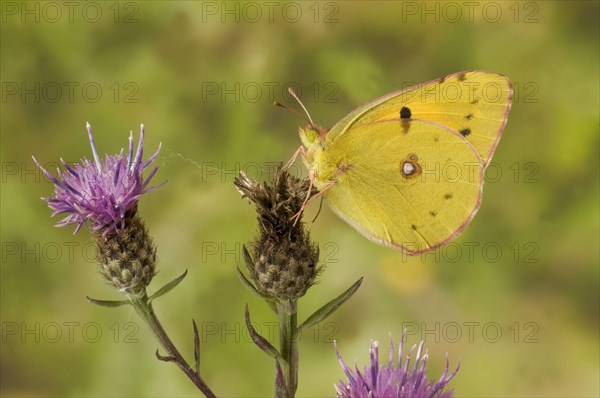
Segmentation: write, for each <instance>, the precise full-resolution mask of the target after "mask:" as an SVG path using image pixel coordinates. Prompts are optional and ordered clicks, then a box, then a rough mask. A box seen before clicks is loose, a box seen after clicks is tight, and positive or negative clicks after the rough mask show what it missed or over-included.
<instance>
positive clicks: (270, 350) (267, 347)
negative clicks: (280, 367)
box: [245, 304, 287, 366]
mask: <svg viewBox="0 0 600 398" xmlns="http://www.w3.org/2000/svg"><path fill="white" fill-rule="evenodd" d="M245 318H246V327H247V328H248V331H249V332H250V337H252V341H254V344H256V345H257V346H258V348H260V349H261V350H263V351H264V352H266V353H267V354H268V355H269V356H271V357H273V358H275V359H276V360H277V362H279V363H280V364H286V366H287V363H286V361H285V359H283V357H282V356H281V354H280V353H279V351H277V349H276V348H275V347H273V345H272V344H271V343H269V341H268V340H267V339H265V338H264V337H262V336H261V335H260V334H258V332H257V331H256V329H254V326H252V323H251V322H250V310H249V309H248V304H246V313H245Z"/></svg>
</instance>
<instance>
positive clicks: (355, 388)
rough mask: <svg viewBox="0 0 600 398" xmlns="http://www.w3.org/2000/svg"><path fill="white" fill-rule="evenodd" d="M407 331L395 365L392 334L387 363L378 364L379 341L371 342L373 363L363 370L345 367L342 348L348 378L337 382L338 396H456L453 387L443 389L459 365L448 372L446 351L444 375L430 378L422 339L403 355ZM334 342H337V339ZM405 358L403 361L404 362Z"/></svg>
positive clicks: (391, 397) (342, 365) (426, 397)
mask: <svg viewBox="0 0 600 398" xmlns="http://www.w3.org/2000/svg"><path fill="white" fill-rule="evenodd" d="M405 336H406V331H405V332H404V333H403V334H402V339H401V340H400V347H399V350H398V363H397V365H396V366H394V341H393V340H392V337H391V335H390V354H389V359H388V363H387V365H386V364H384V365H383V366H381V367H380V366H379V344H378V343H377V341H375V342H371V349H370V357H371V363H370V365H369V366H365V367H364V369H363V371H362V372H361V371H360V370H359V369H358V365H357V366H356V370H351V369H350V368H348V367H347V366H346V364H345V363H344V360H343V359H342V357H341V355H340V353H339V351H337V345H336V352H337V357H338V361H339V362H340V365H341V367H342V369H343V370H344V373H345V374H346V376H347V377H348V381H347V382H344V381H340V382H339V383H338V384H337V385H335V389H336V392H337V394H338V397H341V398H350V397H352V398H359V397H364V398H367V397H369V398H371V397H373V398H378V397H387V398H451V397H453V396H454V390H445V391H444V388H445V387H446V385H447V384H448V383H449V382H450V380H451V379H452V378H453V377H454V375H456V373H457V372H458V369H459V367H460V365H459V366H458V367H457V368H456V370H455V371H454V372H452V373H450V374H448V372H449V370H448V367H449V363H448V355H447V354H446V369H445V370H444V373H443V374H442V376H441V377H440V378H439V379H438V380H437V381H435V380H428V379H427V375H426V369H427V366H426V365H427V358H428V354H427V350H426V351H425V353H424V354H423V355H421V354H422V353H423V341H421V342H420V343H419V345H418V348H417V346H416V345H413V346H412V348H411V349H410V350H409V352H408V354H407V355H406V359H404V358H403V356H402V355H403V354H402V351H403V348H404V338H405ZM334 344H335V342H334ZM415 348H417V352H416V355H415V359H414V363H413V364H412V366H411V356H412V355H413V353H414V351H415ZM403 361H404V363H402V362H403Z"/></svg>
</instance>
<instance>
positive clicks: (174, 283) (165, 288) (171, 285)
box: [148, 269, 187, 303]
mask: <svg viewBox="0 0 600 398" xmlns="http://www.w3.org/2000/svg"><path fill="white" fill-rule="evenodd" d="M186 275H187V269H186V270H185V272H184V273H183V274H181V275H180V276H178V277H177V278H175V279H173V280H172V281H171V282H169V283H167V284H166V285H164V286H163V287H161V288H160V289H158V291H157V292H156V293H154V294H153V295H152V296H150V297H149V298H148V302H149V303H150V302H152V300H154V299H155V298H158V297H160V296H162V295H164V294H165V293H168V292H170V291H171V290H173V288H174V287H175V286H177V285H179V282H181V281H182V280H183V278H185V276H186Z"/></svg>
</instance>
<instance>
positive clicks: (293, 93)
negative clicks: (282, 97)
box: [288, 87, 315, 126]
mask: <svg viewBox="0 0 600 398" xmlns="http://www.w3.org/2000/svg"><path fill="white" fill-rule="evenodd" d="M288 92H289V93H290V94H292V97H294V99H295V100H296V101H298V103H299V104H300V106H301V107H302V109H304V112H306V116H308V120H309V121H310V125H311V126H314V125H315V124H314V123H313V121H312V118H311V117H310V114H309V113H308V111H307V110H306V107H305V106H304V104H303V103H302V101H300V98H298V95H296V92H295V91H294V89H293V88H291V87H288Z"/></svg>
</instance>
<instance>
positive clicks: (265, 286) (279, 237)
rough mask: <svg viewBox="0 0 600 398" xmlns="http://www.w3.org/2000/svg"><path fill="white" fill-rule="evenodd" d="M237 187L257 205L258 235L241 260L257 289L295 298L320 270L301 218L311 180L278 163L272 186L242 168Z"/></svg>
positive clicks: (278, 296)
mask: <svg viewBox="0 0 600 398" xmlns="http://www.w3.org/2000/svg"><path fill="white" fill-rule="evenodd" d="M235 185H236V187H237V189H238V191H239V192H240V193H241V194H242V195H243V196H244V197H246V198H247V199H248V200H250V202H252V203H253V204H254V205H255V206H256V211H257V213H258V225H259V231H258V236H257V237H256V239H255V240H254V242H253V243H252V245H251V250H250V251H248V250H247V249H246V248H245V247H244V259H245V261H246V266H247V268H248V273H249V275H250V278H251V279H252V280H253V281H254V283H255V284H256V288H257V290H258V291H259V292H260V293H262V294H265V295H268V296H270V297H274V298H277V299H279V300H281V301H287V300H294V301H295V300H297V299H298V298H299V297H301V296H303V295H304V294H305V293H306V291H307V290H308V288H310V287H311V286H312V285H313V284H314V283H315V280H316V277H317V275H318V273H319V271H320V267H317V263H318V262H319V248H318V247H317V245H315V244H313V243H311V241H310V239H309V234H308V233H307V232H305V230H304V228H303V226H302V223H301V222H300V218H298V220H297V222H296V219H293V217H294V216H295V215H296V214H297V213H298V212H300V210H301V208H302V204H303V202H304V200H305V199H306V195H307V194H308V188H309V181H308V180H306V179H305V180H300V179H298V178H296V177H293V176H291V175H290V174H289V173H287V171H285V170H284V169H283V167H281V166H279V167H278V168H277V169H276V171H275V175H274V177H273V181H272V182H271V185H268V184H266V183H265V184H260V183H259V182H257V181H254V180H251V179H249V178H248V177H247V176H246V175H245V174H244V173H240V176H239V177H238V178H236V181H235Z"/></svg>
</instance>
